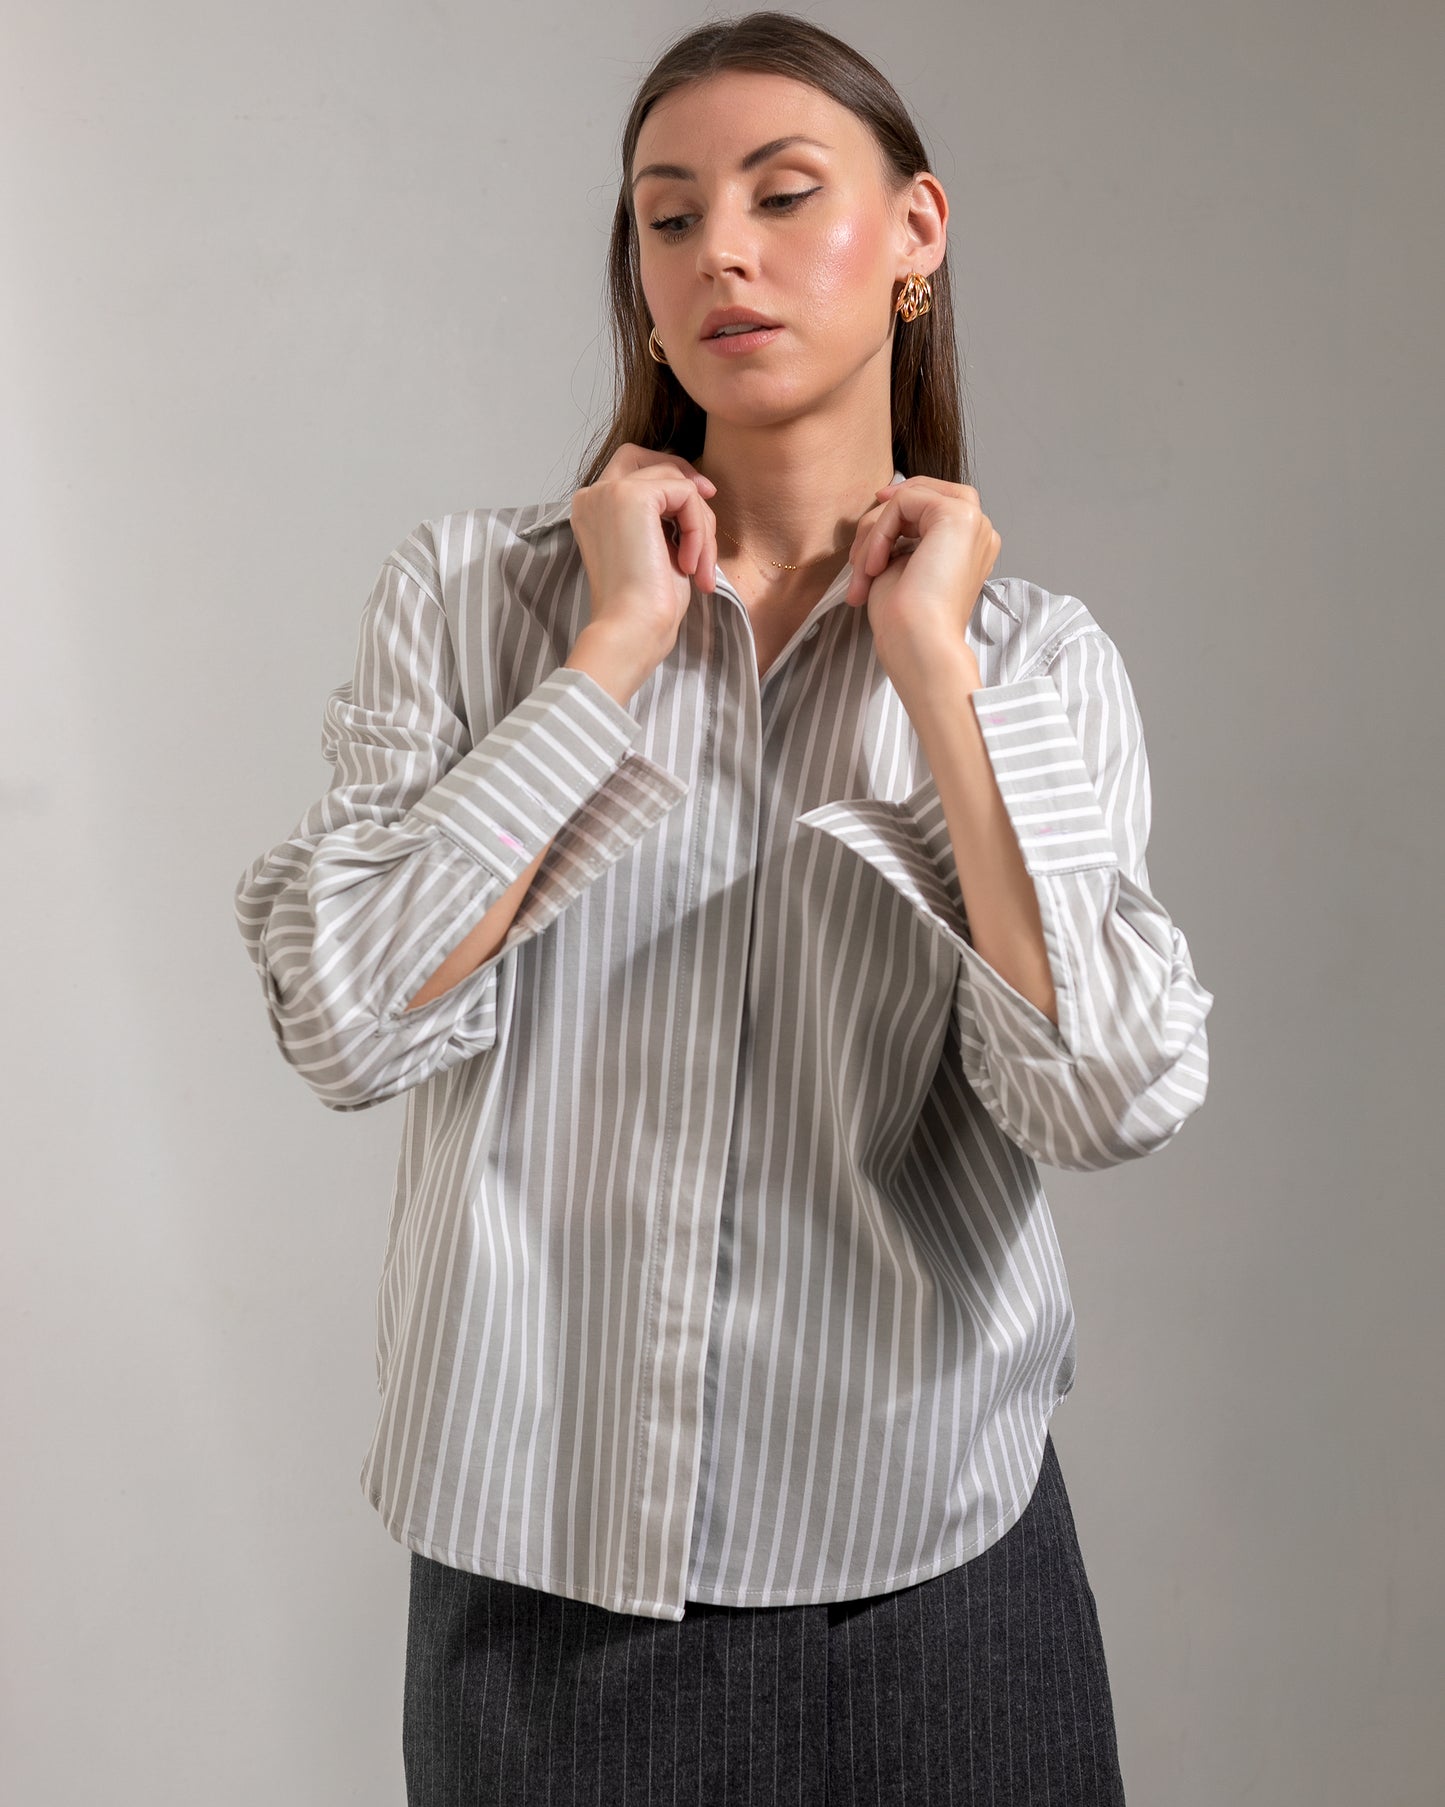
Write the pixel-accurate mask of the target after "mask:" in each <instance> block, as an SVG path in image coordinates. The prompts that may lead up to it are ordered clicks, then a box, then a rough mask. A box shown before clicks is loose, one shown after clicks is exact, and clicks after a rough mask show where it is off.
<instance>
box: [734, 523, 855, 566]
mask: <svg viewBox="0 0 1445 1807" xmlns="http://www.w3.org/2000/svg"><path fill="white" fill-rule="evenodd" d="M718 532H719V533H720V534H722V535H723V536H724V538H726V539H730V540H733V536H732V535H731V534H730V533H729V532H728V530H727V528H726V527H723V526H721V525H719V527H718ZM733 544H734V545H735V546H738V543H737V541H736V540H733ZM738 551H739V552H741V551H742V547H741V546H738ZM748 556H749V558H753V557H755V554H753V553H749V554H748ZM837 556H838V548H837V547H836V546H835V547H834V548H833V550H832V551H831V552H820V553H819V554H818V556H817V557H816V558H810V559H805V560H804V562H803V564H802V565H784V564H780V563H779V561H778V560H777V559H775V558H770V559H769V560H768V563H769V564H770V565H773V566H775V567H776V568H777V569H778V570H779V571H801V570H803V568H804V565H821V564H822V562H823V560H824V559H825V558H836V557H837Z"/></svg>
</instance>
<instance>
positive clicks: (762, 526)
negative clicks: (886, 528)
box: [692, 416, 894, 578]
mask: <svg viewBox="0 0 1445 1807" xmlns="http://www.w3.org/2000/svg"><path fill="white" fill-rule="evenodd" d="M692 462H693V464H694V466H695V468H696V469H698V470H700V471H701V472H702V474H703V475H704V476H705V477H710V478H711V479H712V481H713V482H714V483H715V484H716V485H717V494H716V495H715V496H713V497H711V498H710V499H709V506H710V507H711V509H712V511H713V513H714V514H715V515H716V517H717V521H718V527H719V533H718V556H719V558H720V559H722V560H726V559H727V558H728V557H729V555H731V556H733V557H737V556H738V555H739V553H741V554H742V555H743V556H745V557H747V558H749V559H752V560H753V561H755V562H757V563H760V564H763V565H764V567H765V568H767V567H768V566H770V565H771V566H788V565H795V566H797V567H798V570H797V572H796V573H790V572H788V571H786V570H780V571H778V573H777V575H778V577H779V578H786V577H788V576H790V575H796V576H798V577H802V576H804V575H805V574H806V573H807V572H808V571H810V570H813V571H816V570H818V569H820V568H821V567H822V566H823V565H824V564H826V563H827V562H828V561H829V560H841V559H843V558H845V557H846V556H847V553H848V549H849V547H850V546H851V545H852V543H853V535H854V534H855V533H856V531H857V528H858V522H859V520H860V519H861V518H862V517H863V516H864V515H865V514H866V513H867V512H868V510H869V509H870V508H872V507H873V505H874V503H875V502H876V501H877V500H878V498H877V495H876V494H875V493H874V492H875V491H876V490H878V489H880V488H881V487H882V486H883V485H884V484H885V483H890V482H891V481H892V480H893V470H894V465H893V452H892V444H891V438H890V434H889V431H888V427H887V421H886V417H885V419H884V420H883V421H882V422H881V423H880V425H879V428H878V430H877V431H876V432H873V433H868V434H863V433H850V432H848V431H847V430H846V429H844V428H840V427H839V426H838V424H837V423H836V422H818V421H815V420H812V419H808V420H801V421H794V422H790V423H789V424H788V425H787V427H785V428H778V427H767V428H760V429H754V428H747V427H741V428H740V427H737V426H735V425H733V424H732V423H729V422H717V421H714V419H713V418H712V417H711V416H710V417H709V420H708V431H707V438H706V441H705V443H704V446H703V450H702V453H701V455H700V456H699V457H697V458H695V459H693V461H692Z"/></svg>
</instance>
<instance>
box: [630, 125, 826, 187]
mask: <svg viewBox="0 0 1445 1807" xmlns="http://www.w3.org/2000/svg"><path fill="white" fill-rule="evenodd" d="M790 144H811V145H815V146H816V147H817V149H818V150H820V151H830V150H832V148H833V147H832V145H831V144H823V143H822V142H821V141H820V140H819V139H817V138H805V137H804V136H803V135H802V133H801V132H795V133H794V134H793V135H792V136H791V137H790V138H770V139H769V140H768V142H767V143H766V144H760V145H759V146H758V148H757V149H756V150H755V151H749V152H748V154H747V156H746V157H744V158H743V160H742V162H741V163H740V164H739V165H738V168H739V169H756V168H757V166H758V164H760V163H766V162H767V160H768V158H769V157H776V156H777V154H778V152H779V151H785V150H787V148H788V146H789V145H790ZM696 175H697V171H696V170H692V169H684V168H683V166H682V165H681V164H680V163H649V164H648V165H647V167H646V168H645V169H640V170H638V172H637V174H636V175H635V176H634V177H633V178H632V186H633V187H634V188H636V186H637V184H638V183H639V182H640V181H641V180H642V178H643V177H644V176H669V177H671V178H672V179H673V180H674V181H677V182H691V181H692V180H693V179H694V178H695V177H696Z"/></svg>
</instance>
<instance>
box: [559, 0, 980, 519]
mask: <svg viewBox="0 0 1445 1807" xmlns="http://www.w3.org/2000/svg"><path fill="white" fill-rule="evenodd" d="M728 69H742V70H749V71H752V72H756V73H761V74H769V75H786V76H790V77H791V78H792V79H793V80H794V81H800V82H807V83H808V84H809V85H811V86H812V87H814V88H817V89H819V90H821V91H822V92H823V93H824V94H829V95H831V96H832V97H833V99H834V100H836V101H837V102H838V103H839V104H840V105H841V106H844V107H847V108H848V110H849V111H850V112H851V113H853V114H854V115H855V116H856V117H857V118H859V119H861V120H862V122H863V123H864V125H866V126H867V127H868V129H869V131H870V132H871V133H872V134H873V138H874V141H875V143H876V144H877V146H878V151H879V156H880V162H881V168H882V170H883V179H884V182H885V184H886V186H887V187H888V188H889V190H890V192H891V193H892V194H894V195H899V194H901V193H902V192H903V190H904V188H905V187H906V186H907V185H908V184H909V183H910V182H912V180H913V179H914V177H915V176H917V175H919V174H920V173H921V172H922V171H924V170H926V169H928V168H929V163H928V158H927V156H926V154H925V151H924V147H923V140H922V139H921V137H920V136H919V134H918V131H917V129H916V127H915V126H914V124H913V121H912V119H911V118H910V116H909V113H908V109H907V108H906V107H905V106H904V104H903V102H902V100H901V99H900V98H899V96H898V93H897V91H896V90H895V89H894V87H893V85H892V83H891V82H889V81H887V80H886V79H885V77H884V76H882V75H881V74H880V73H879V72H878V70H877V69H875V68H874V67H873V65H872V63H870V62H869V61H868V60H867V58H866V57H863V56H860V55H859V53H858V52H857V51H856V50H854V49H853V48H852V47H851V46H850V45H848V44H845V43H844V42H843V41H842V39H841V38H836V37H834V36H833V35H832V33H831V32H827V31H824V30H823V29H822V28H821V27H820V26H817V25H814V24H812V23H811V21H809V20H807V19H800V18H795V17H794V16H793V15H792V14H791V13H775V12H754V13H748V14H746V15H745V16H744V17H742V18H739V19H730V20H721V21H712V22H709V23H708V24H706V25H701V26H699V27H698V28H697V29H696V30H694V31H690V32H688V33H687V34H686V36H684V37H682V38H679V39H678V40H677V41H676V42H675V43H673V44H672V45H671V46H669V48H668V49H667V50H665V51H664V52H663V54H662V56H661V57H660V58H659V59H658V61H657V62H656V63H655V64H654V65H653V67H652V68H651V69H650V70H649V71H648V73H647V75H646V76H645V77H644V78H643V81H642V84H641V86H640V87H639V88H638V90H637V94H636V96H635V97H634V99H633V102H632V109H631V111H630V112H629V114H628V116H627V124H626V127H625V129H624V131H623V134H622V185H621V188H620V190H619V192H618V196H617V206H616V209H615V211H614V213H613V217H612V236H611V242H610V245H609V249H608V292H609V304H610V307H609V312H610V318H611V330H612V343H613V351H614V360H613V385H614V387H613V394H614V402H613V411H612V419H611V422H610V423H609V425H608V426H607V427H606V428H605V429H603V430H602V431H601V432H600V433H599V434H597V435H594V437H593V439H592V441H591V442H590V443H589V445H588V447H587V448H586V450H585V451H584V453H583V463H582V467H581V470H580V474H579V475H578V476H577V477H576V479H575V481H574V483H573V488H576V489H580V488H583V487H585V486H586V485H588V484H592V483H595V482H596V481H597V479H598V477H599V476H601V474H602V471H603V469H604V468H605V467H606V465H607V462H608V460H609V459H610V458H611V457H612V455H613V453H614V452H616V451H617V449H618V447H619V446H623V445H626V444H629V443H630V444H633V445H640V446H646V447H647V448H648V449H649V450H650V451H661V452H675V453H677V454H678V456H679V457H682V458H687V459H689V460H692V459H695V458H697V457H698V456H699V454H700V453H701V451H702V448H703V440H704V434H705V429H706V426H707V415H706V413H705V412H704V410H703V409H701V408H700V407H698V405H697V403H696V402H695V401H694V400H693V399H692V397H691V396H690V395H688V393H687V392H686V390H685V389H684V388H683V387H682V385H681V383H679V382H678V380H677V377H676V376H675V375H674V374H673V371H672V369H671V367H670V366H668V365H666V364H659V363H658V362H657V360H656V359H655V358H654V357H653V356H652V354H651V352H649V350H648V349H647V341H648V336H649V334H650V333H651V331H652V325H653V322H652V321H651V319H649V317H648V313H647V305H646V302H645V301H644V299H643V294H642V277H641V270H640V266H639V261H638V230H637V215H636V212H635V209H634V207H633V200H632V191H631V187H630V176H631V172H632V160H633V155H634V153H635V152H636V149H637V139H638V134H639V133H640V132H641V130H642V124H643V121H644V120H645V119H646V118H647V115H648V114H649V112H651V110H652V108H653V107H654V106H655V105H656V104H657V102H658V101H659V100H661V99H662V97H663V96H664V95H665V94H670V93H671V92H672V90H673V89H674V88H678V87H681V86H682V84H683V83H684V82H693V81H702V80H705V79H706V78H707V77H708V76H712V75H717V74H719V73H720V72H721V71H723V70H728ZM929 281H930V284H931V287H932V306H931V307H930V309H929V311H928V313H926V314H920V315H919V316H918V317H917V318H916V319H915V320H911V321H907V320H904V319H903V318H902V317H901V316H899V317H898V319H897V321H896V323H895V326H894V331H893V361H892V434H893V460H894V466H895V468H896V469H897V470H901V471H902V472H903V474H904V475H905V476H906V477H920V476H921V477H939V478H941V479H943V481H945V482H947V483H971V482H972V478H971V476H970V475H969V459H968V450H967V446H966V444H965V432H964V416H963V403H962V398H961V396H960V393H959V372H958V360H957V356H956V353H955V349H954V327H953V287H952V283H951V280H950V277H949V269H948V257H947V254H946V253H945V256H944V259H943V262H942V263H941V264H940V265H939V266H938V268H937V269H936V270H934V271H933V272H932V273H931V276H930V278H929ZM901 287H902V284H901V283H900V285H899V288H900V289H901ZM894 301H895V303H896V301H897V295H895V296H894Z"/></svg>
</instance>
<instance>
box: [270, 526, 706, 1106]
mask: <svg viewBox="0 0 1445 1807" xmlns="http://www.w3.org/2000/svg"><path fill="white" fill-rule="evenodd" d="M640 732H641V724H640V723H639V722H638V721H637V720H636V719H635V718H634V717H633V716H632V715H631V714H630V713H629V712H628V711H627V710H626V709H624V708H623V707H622V705H621V704H620V703H619V702H618V701H617V700H616V698H615V697H613V696H612V695H611V694H610V693H609V692H608V691H606V690H604V689H603V688H602V686H601V685H600V684H598V683H597V682H596V681H595V680H594V679H593V678H592V677H591V676H590V675H589V674H588V673H586V672H582V671H577V670H574V669H572V668H570V667H568V666H559V667H557V669H556V670H554V671H553V672H551V673H550V674H549V675H548V676H547V677H546V678H544V679H543V680H542V682H541V683H540V684H539V685H537V686H536V688H535V689H534V690H533V691H532V692H531V694H530V695H528V696H527V697H525V698H524V699H523V700H522V701H521V702H520V703H519V704H518V705H517V706H516V707H515V708H514V709H513V710H512V711H511V713H510V714H509V715H507V716H506V717H505V718H504V719H502V720H501V721H499V722H497V723H496V724H495V726H493V727H492V728H491V730H490V732H489V733H486V734H485V735H484V736H483V737H482V738H481V739H480V740H478V741H477V742H476V744H475V745H473V744H472V742H471V737H470V734H469V732H468V729H467V727H466V725H465V711H464V704H463V701H462V696H461V691H460V685H459V682H458V674H457V668H456V663H455V658H454V652H453V647H452V641H451V635H450V630H449V627H448V624H447V620H446V616H445V612H444V610H443V607H442V604H441V602H440V599H439V598H437V597H436V596H434V595H433V594H432V593H431V592H430V590H429V589H428V588H427V587H426V585H425V584H423V583H422V582H421V581H420V580H419V579H418V578H417V576H416V575H415V574H414V572H412V571H411V570H409V569H405V568H403V566H402V565H401V564H400V563H398V562H396V561H395V560H394V558H388V559H387V560H386V562H385V563H384V564H383V566H382V568H381V571H380V573H379V574H378V576H377V579H376V583H375V585H374V587H373V589H372V592H371V595H370V597H369V598H368V600H367V603H366V606H365V608H364V610H363V613H362V620H361V629H360V636H359V643H358V648H357V654H356V662H355V668H354V674H353V677H352V679H351V681H350V682H348V683H346V684H342V685H341V686H339V687H338V688H337V689H336V690H334V691H332V692H331V694H330V695H329V696H328V698H327V700H326V705H325V709H324V713H323V719H322V736H321V741H322V751H323V752H324V753H325V755H326V757H327V759H328V760H330V762H331V764H332V766H333V768H334V771H333V778H332V782H331V785H330V788H329V789H328V790H327V791H326V792H325V794H324V795H323V796H322V797H321V798H320V799H319V800H318V801H317V802H316V803H314V804H313V805H312V806H311V808H310V809H308V810H307V812H306V814H305V815H304V816H303V817H302V818H301V820H300V822H299V823H298V824H297V825H296V827H295V828H294V829H293V830H292V832H291V834H290V835H289V836H288V837H287V838H286V839H285V840H284V841H282V842H280V843H279V844H278V845H277V846H275V847H272V848H271V849H270V850H269V851H268V852H266V853H263V854H261V855H260V856H259V857H258V858H257V859H255V860H254V861H253V862H252V863H251V865H250V866H248V867H247V869H246V871H245V872H244V873H243V874H242V875H241V878H240V880H239V882H238V884H237V886H236V889H235V894H234V903H235V913H236V920H237V923H238V924H239V927H240V931H241V936H242V939H243V940H244V942H245V945H246V949H247V952H248V953H249V954H250V957H251V960H252V962H253V964H254V965H255V967H256V970H257V972H258V974H259V975H260V979H261V985H262V989H263V992H264V996H265V1002H266V1008H267V1012H268V1015H269V1018H270V1023H271V1028H272V1031H273V1034H274V1036H275V1038H276V1041H277V1043H278V1044H279V1046H280V1049H281V1052H282V1054H283V1056H284V1057H285V1059H286V1060H287V1061H288V1062H289V1063H290V1064H291V1065H292V1066H293V1067H295V1068H296V1070H297V1071H298V1072H299V1073H300V1074H301V1076H302V1078H303V1079H305V1080H306V1082H307V1083H308V1084H309V1085H310V1087H311V1089H312V1090H313V1091H314V1092H315V1093H316V1095H317V1096H318V1097H319V1098H320V1100H321V1102H322V1103H323V1104H325V1105H326V1106H328V1108H330V1109H332V1110H337V1111H354V1110H363V1109H366V1108H367V1107H368V1106H370V1105H373V1104H377V1103H379V1102H380V1101H381V1100H382V1099H385V1098H390V1097H392V1096H393V1095H394V1094H396V1093H398V1092H401V1091H404V1090H406V1089H407V1088H409V1087H411V1086H415V1085H418V1084H420V1083H421V1082H422V1081H423V1080H426V1079H429V1078H431V1077H432V1076H433V1075H434V1074H436V1073H439V1072H442V1071H444V1070H445V1069H446V1068H448V1067H451V1066H454V1065H455V1064H456V1063H457V1062H459V1061H462V1060H465V1059H467V1058H469V1057H470V1056H473V1055H476V1054H479V1053H481V1052H483V1051H484V1050H486V1049H488V1048H490V1047H492V1046H493V1044H494V1042H495V1039H496V1031H497V974H498V969H499V966H500V964H501V962H502V961H503V960H505V959H506V958H507V956H508V954H509V953H510V952H511V951H512V949H514V948H515V947H516V946H517V945H518V944H519V943H520V942H522V941H524V940H527V939H528V938H530V937H531V936H533V935H536V934H537V933H539V932H540V930H541V929H542V928H544V927H545V926H546V924H547V923H548V922H550V921H551V920H552V918H553V917H555V916H556V915H557V914H558V913H559V912H560V911H561V910H562V909H564V908H565V907H566V905H567V904H568V903H569V902H571V901H572V899H573V898H575V897H577V896H578V895H579V894H580V893H581V892H582V891H583V890H584V889H585V888H586V887H587V886H588V885H590V884H591V883H592V882H593V881H594V880H595V879H597V878H598V877H599V876H600V875H601V874H602V873H603V872H605V871H606V870H607V868H608V867H609V866H611V865H612V864H613V862H614V861H616V860H617V859H619V858H620V857H621V856H622V855H623V854H624V853H625V852H627V850H628V849H629V848H630V847H631V846H633V845H634V843H635V842H636V841H638V839H639V838H640V837H641V836H642V835H643V834H644V833H645V832H646V830H647V829H648V828H649V827H650V826H651V825H652V824H653V823H655V822H656V821H658V820H659V818H661V817H662V816H663V815H665V814H666V813H667V811H668V810H670V809H672V808H674V807H675V806H676V804H677V803H678V802H680V801H681V799H682V798H683V797H684V796H685V795H686V794H687V789H688V787H687V784H686V783H685V782H684V781H683V780H682V779H680V778H678V777H677V776H675V775H674V774H673V773H672V772H669V771H668V770H666V769H665V768H664V767H662V766H660V765H657V764H656V763H654V762H653V761H652V760H649V759H647V758H644V757H643V756H642V755H641V754H639V753H635V752H632V751H630V747H631V744H632V742H633V741H634V740H635V739H636V738H637V736H638V734H639V733H640ZM554 837H555V838H554ZM549 839H551V840H552V846H551V848H550V850H549V852H548V855H547V858H546V860H545V861H544V862H543V864H542V866H541V868H539V870H538V873H537V876H536V877H535V878H534V880H533V882H532V885H531V886H530V887H529V889H528V892H527V896H526V898H524V900H523V904H522V908H521V909H520V910H519V912H518V914H517V916H516V917H515V918H514V920H513V922H512V924H511V927H510V929H509V931H508V934H507V936H506V938H505V940H504V941H503V942H502V944H501V946H500V947H499V948H498V949H497V950H496V952H495V953H493V954H492V956H491V957H490V958H489V959H488V960H485V961H484V962H483V963H482V964H481V965H480V966H479V967H478V968H477V969H476V970H475V971H474V972H472V973H470V974H469V975H468V976H467V977H466V978H464V979H463V980H461V981H460V982H459V983H458V984H456V985H453V986H452V987H451V988H450V989H449V990H447V991H445V992H443V993H441V994H440V995H439V996H437V997H435V998H433V999H432V1000H431V1001H430V1002H429V1003H426V1004H424V1005H422V1006H421V1007H420V1008H418V1009H415V1010H408V1009H407V1008H406V1006H407V1001H408V1000H409V999H410V998H411V997H413V996H414V995H415V993H416V992H417V991H418V990H419V989H420V988H421V986H422V984H423V982H424V981H425V980H426V979H427V978H428V977H429V975H430V974H431V973H432V972H434V971H435V969H436V968H437V967H438V966H440V965H441V963H442V961H443V960H444V959H445V958H446V956H447V955H448V954H449V953H450V952H451V951H452V950H453V949H454V948H455V947H456V946H458V944H459V943H460V942H462V941H463V940H464V939H465V938H466V936H467V935H468V934H469V933H470V932H471V930H472V929H473V928H475V927H476V925H477V923H478V922H479V921H480V920H481V919H482V917H483V916H484V915H485V914H486V912H487V911H488V910H489V909H490V908H491V906H492V905H493V904H494V903H496V901H497V899H498V898H499V897H500V896H501V895H502V893H503V892H504V891H505V890H506V889H507V888H508V887H509V886H510V885H512V884H513V883H514V882H515V881H516V879H517V878H518V877H519V876H520V875H521V873H523V872H524V871H525V870H526V868H527V867H528V866H530V865H531V863H532V861H533V860H534V859H535V858H536V856H537V853H538V852H539V851H540V850H541V848H542V847H543V846H544V845H545V844H546V843H547V841H548V840H549ZM544 875H545V880H544Z"/></svg>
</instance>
